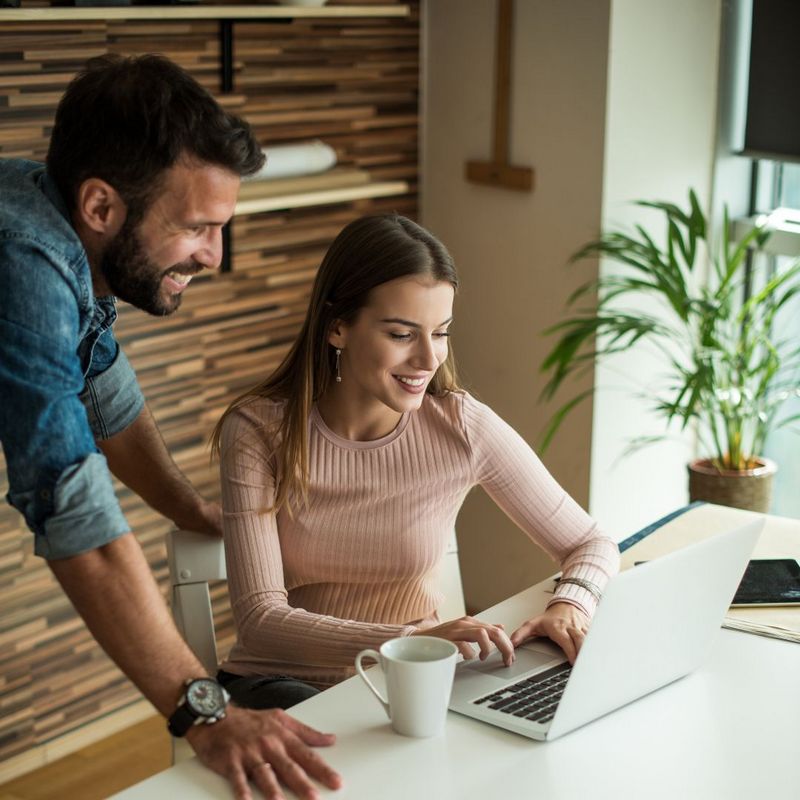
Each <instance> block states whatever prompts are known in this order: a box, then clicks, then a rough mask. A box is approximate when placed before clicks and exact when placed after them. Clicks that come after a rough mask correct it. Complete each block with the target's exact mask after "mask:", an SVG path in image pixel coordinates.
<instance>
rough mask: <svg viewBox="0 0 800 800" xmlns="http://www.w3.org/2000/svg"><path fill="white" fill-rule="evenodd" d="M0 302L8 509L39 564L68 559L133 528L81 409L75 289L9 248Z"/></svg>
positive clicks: (29, 254) (31, 254)
mask: <svg viewBox="0 0 800 800" xmlns="http://www.w3.org/2000/svg"><path fill="white" fill-rule="evenodd" d="M20 265H24V269H23V268H19V266H20ZM12 266H13V267H16V268H15V269H11V267H12ZM0 298H2V300H1V301H0V441H2V444H3V451H4V454H5V458H6V463H7V467H8V485H9V492H8V498H7V499H8V501H9V502H10V503H11V504H12V505H13V506H14V507H15V508H17V509H18V510H19V511H20V512H21V513H22V514H23V516H24V517H25V521H26V523H27V525H28V527H29V528H30V529H31V530H32V531H33V533H34V536H35V545H36V552H37V554H39V555H42V556H44V557H45V558H48V559H55V558H65V557H68V556H72V555H77V554H79V553H82V552H85V551H87V550H92V549H94V548H96V547H100V546H101V545H104V544H106V543H108V542H109V541H111V540H112V539H114V538H116V537H118V536H121V535H122V534H124V533H127V532H128V531H129V530H130V528H129V527H128V525H127V523H126V521H125V518H124V516H123V514H122V511H121V509H120V507H119V503H118V501H117V499H116V497H115V495H114V490H113V486H112V482H111V475H110V473H109V471H108V467H107V465H106V461H105V457H104V456H103V455H102V454H101V453H100V452H99V451H98V449H97V445H96V444H95V438H94V435H93V433H92V430H91V428H90V426H89V421H88V419H87V414H86V410H85V408H84V406H83V404H82V403H81V401H80V399H79V394H80V393H81V392H82V390H83V387H84V376H83V371H82V369H81V366H80V363H79V359H78V357H77V355H76V343H77V341H78V336H79V312H78V306H77V302H76V297H75V293H74V289H73V288H72V287H70V286H69V285H68V284H67V283H66V282H65V281H64V280H62V279H60V278H59V277H58V275H57V274H54V270H53V268H52V267H51V265H50V264H49V263H48V260H47V258H46V254H42V253H37V252H36V250H35V248H27V249H23V248H22V247H21V246H19V244H17V246H15V247H14V248H13V252H10V250H8V251H5V252H4V248H3V247H2V246H0Z"/></svg>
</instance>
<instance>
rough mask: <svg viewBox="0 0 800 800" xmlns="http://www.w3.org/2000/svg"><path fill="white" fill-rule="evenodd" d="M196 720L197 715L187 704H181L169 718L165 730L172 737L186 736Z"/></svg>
mask: <svg viewBox="0 0 800 800" xmlns="http://www.w3.org/2000/svg"><path fill="white" fill-rule="evenodd" d="M196 719H197V715H196V714H195V713H194V712H193V711H192V710H191V709H190V708H189V704H188V703H181V704H180V705H179V706H178V708H177V709H176V710H175V712H174V713H173V714H172V716H171V717H170V718H169V720H168V722H167V730H168V731H169V732H170V733H171V734H172V735H173V736H186V732H187V731H188V730H189V728H191V727H192V725H194V722H195V720H196Z"/></svg>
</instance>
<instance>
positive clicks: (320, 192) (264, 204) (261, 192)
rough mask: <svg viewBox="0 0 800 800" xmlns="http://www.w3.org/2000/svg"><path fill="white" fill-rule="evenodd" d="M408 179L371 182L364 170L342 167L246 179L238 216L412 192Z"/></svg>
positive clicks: (237, 210) (238, 205) (237, 211)
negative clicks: (287, 176)
mask: <svg viewBox="0 0 800 800" xmlns="http://www.w3.org/2000/svg"><path fill="white" fill-rule="evenodd" d="M408 188H409V187H408V183H407V182H406V181H374V182H373V181H370V179H369V174H368V173H366V172H364V171H363V170H355V169H340V170H334V171H332V172H330V173H322V174H321V175H308V176H304V177H301V178H292V179H281V180H276V181H245V182H244V183H243V184H242V188H241V191H240V192H239V202H238V203H236V209H235V210H234V212H233V213H234V216H241V215H243V214H256V213H259V212H262V211H278V210H283V209H287V208H302V207H304V206H321V205H325V204H328V203H346V202H349V201H351V200H363V199H366V198H369V197H389V196H391V195H394V194H406V193H407V192H408Z"/></svg>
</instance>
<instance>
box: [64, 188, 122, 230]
mask: <svg viewBox="0 0 800 800" xmlns="http://www.w3.org/2000/svg"><path fill="white" fill-rule="evenodd" d="M127 213H128V208H127V206H126V205H125V203H124V201H123V200H122V198H121V197H120V195H119V192H117V190H116V189H115V188H114V187H113V186H112V185H111V184H110V183H106V181H104V180H102V179H101V178H87V179H86V180H85V181H83V183H82V184H81V185H80V186H79V187H78V197H77V202H76V206H75V214H76V216H77V217H78V219H77V220H76V222H78V223H79V224H80V226H81V227H82V228H83V229H84V230H86V229H88V230H90V231H92V232H93V233H96V234H98V235H99V236H101V237H103V238H112V237H114V236H116V234H117V233H118V232H119V229H120V228H121V227H122V224H123V223H124V222H125V217H126V216H127Z"/></svg>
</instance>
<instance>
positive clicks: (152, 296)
mask: <svg viewBox="0 0 800 800" xmlns="http://www.w3.org/2000/svg"><path fill="white" fill-rule="evenodd" d="M129 222H130V220H125V223H124V224H123V226H122V228H121V229H120V231H119V233H118V234H117V235H116V236H115V237H114V238H113V239H112V241H111V242H110V243H109V245H108V247H106V250H105V252H104V253H103V256H102V258H101V259H100V270H101V272H102V274H103V277H104V278H105V279H106V283H108V286H109V288H110V289H111V291H112V292H113V293H114V295H115V296H116V297H119V298H120V300H124V301H125V302H126V303H130V304H131V305H132V306H136V308H140V309H141V310H142V311H146V312H147V313H148V314H152V315H153V316H156V317H164V316H166V315H167V314H172V313H173V312H175V311H177V310H178V307H179V306H180V304H181V298H182V295H181V294H180V293H176V294H171V295H168V294H166V293H165V292H164V291H163V290H162V288H161V281H162V279H163V277H164V275H165V274H166V273H167V272H170V271H171V270H175V269H177V270H178V271H179V272H182V273H186V274H191V273H193V272H199V271H200V269H199V268H198V266H197V265H196V264H194V263H192V264H188V263H187V264H173V265H172V266H171V267H169V268H168V269H161V268H160V267H158V266H156V265H155V264H154V263H153V262H152V261H150V259H149V258H148V256H147V253H146V252H145V250H144V247H143V246H142V243H141V240H140V239H139V234H138V230H137V228H136V226H135V225H131V224H129Z"/></svg>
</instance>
